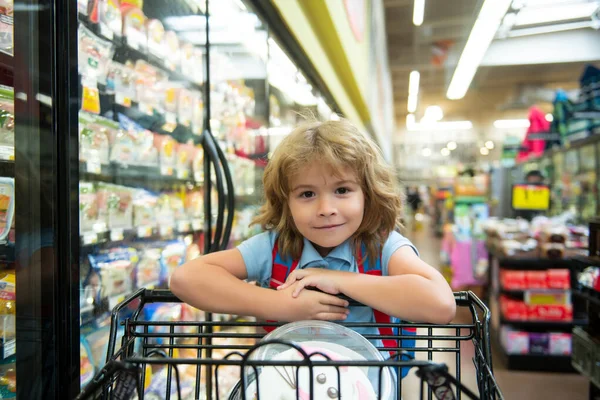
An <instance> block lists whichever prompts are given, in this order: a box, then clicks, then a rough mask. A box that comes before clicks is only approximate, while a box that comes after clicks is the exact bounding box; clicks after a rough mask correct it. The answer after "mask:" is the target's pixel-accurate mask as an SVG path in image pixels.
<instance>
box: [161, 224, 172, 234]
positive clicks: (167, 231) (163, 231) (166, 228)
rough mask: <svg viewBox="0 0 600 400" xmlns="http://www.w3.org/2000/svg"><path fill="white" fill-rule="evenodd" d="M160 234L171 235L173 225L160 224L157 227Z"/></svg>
mask: <svg viewBox="0 0 600 400" xmlns="http://www.w3.org/2000/svg"><path fill="white" fill-rule="evenodd" d="M158 232H159V234H160V236H172V235H173V227H172V226H161V227H160V228H159V229H158Z"/></svg>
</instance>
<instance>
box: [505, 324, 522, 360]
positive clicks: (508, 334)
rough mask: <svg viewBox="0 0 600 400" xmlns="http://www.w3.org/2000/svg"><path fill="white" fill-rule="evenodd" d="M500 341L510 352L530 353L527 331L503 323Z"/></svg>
mask: <svg viewBox="0 0 600 400" xmlns="http://www.w3.org/2000/svg"><path fill="white" fill-rule="evenodd" d="M500 342H501V343H502V347H503V348H504V349H505V350H506V352H507V353H508V354H528V353H529V335H528V334H527V332H521V331H516V330H513V329H511V328H510V327H509V326H507V325H502V326H501V327H500Z"/></svg>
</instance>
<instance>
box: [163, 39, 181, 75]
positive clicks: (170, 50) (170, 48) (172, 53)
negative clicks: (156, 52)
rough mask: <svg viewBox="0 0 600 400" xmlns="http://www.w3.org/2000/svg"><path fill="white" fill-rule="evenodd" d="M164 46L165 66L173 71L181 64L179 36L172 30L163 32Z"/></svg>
mask: <svg viewBox="0 0 600 400" xmlns="http://www.w3.org/2000/svg"><path fill="white" fill-rule="evenodd" d="M165 46H166V49H167V54H166V58H165V66H166V67H167V68H168V69H170V70H171V71H174V70H176V69H177V67H179V65H181V50H180V48H179V36H177V34H176V33H175V32H173V31H167V32H166V33H165Z"/></svg>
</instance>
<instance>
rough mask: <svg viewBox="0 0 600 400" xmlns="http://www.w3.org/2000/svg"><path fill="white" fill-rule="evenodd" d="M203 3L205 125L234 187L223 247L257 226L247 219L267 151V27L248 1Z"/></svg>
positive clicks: (254, 209)
mask: <svg viewBox="0 0 600 400" xmlns="http://www.w3.org/2000/svg"><path fill="white" fill-rule="evenodd" d="M209 7H210V25H209V33H210V38H209V39H210V83H211V93H210V96H211V97H210V108H211V110H210V112H211V115H210V127H211V131H212V135H213V136H214V137H215V138H216V140H217V143H218V145H219V147H220V148H221V149H222V151H223V152H224V153H225V156H226V158H227V164H228V167H229V169H230V170H231V175H232V179H233V186H234V187H235V192H234V193H233V195H234V196H235V213H234V215H233V218H234V221H233V227H232V231H231V240H230V241H229V243H224V244H223V246H222V248H226V247H231V246H235V245H237V244H239V243H240V242H241V241H243V240H245V239H247V238H249V237H251V236H253V235H254V234H256V233H257V229H259V228H258V227H257V226H253V227H249V225H250V221H251V220H252V218H253V217H254V216H255V215H256V214H257V211H258V206H259V205H260V202H261V199H262V188H261V180H262V173H263V169H264V167H265V165H266V160H267V155H268V142H267V136H266V133H267V121H268V104H267V86H266V80H267V67H266V62H267V55H268V49H267V28H266V25H265V24H264V23H263V21H262V20H261V19H260V18H259V16H258V15H257V14H256V13H255V12H254V11H253V10H252V8H251V6H250V4H249V2H243V1H240V0H220V1H211V2H210V3H209ZM227 195H228V196H229V195H231V193H227ZM213 197H214V196H213ZM215 208H216V207H215V206H214V205H213V206H212V211H213V212H212V214H213V218H216V217H217V214H216V213H215ZM211 225H212V224H211ZM217 227H218V224H217Z"/></svg>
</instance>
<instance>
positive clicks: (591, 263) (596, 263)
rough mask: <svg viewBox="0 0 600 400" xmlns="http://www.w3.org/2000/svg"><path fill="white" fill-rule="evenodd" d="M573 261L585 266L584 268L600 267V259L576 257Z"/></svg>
mask: <svg viewBox="0 0 600 400" xmlns="http://www.w3.org/2000/svg"><path fill="white" fill-rule="evenodd" d="M573 260H575V261H577V262H579V263H581V264H583V265H582V267H583V266H586V267H600V257H590V256H576V257H573Z"/></svg>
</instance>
